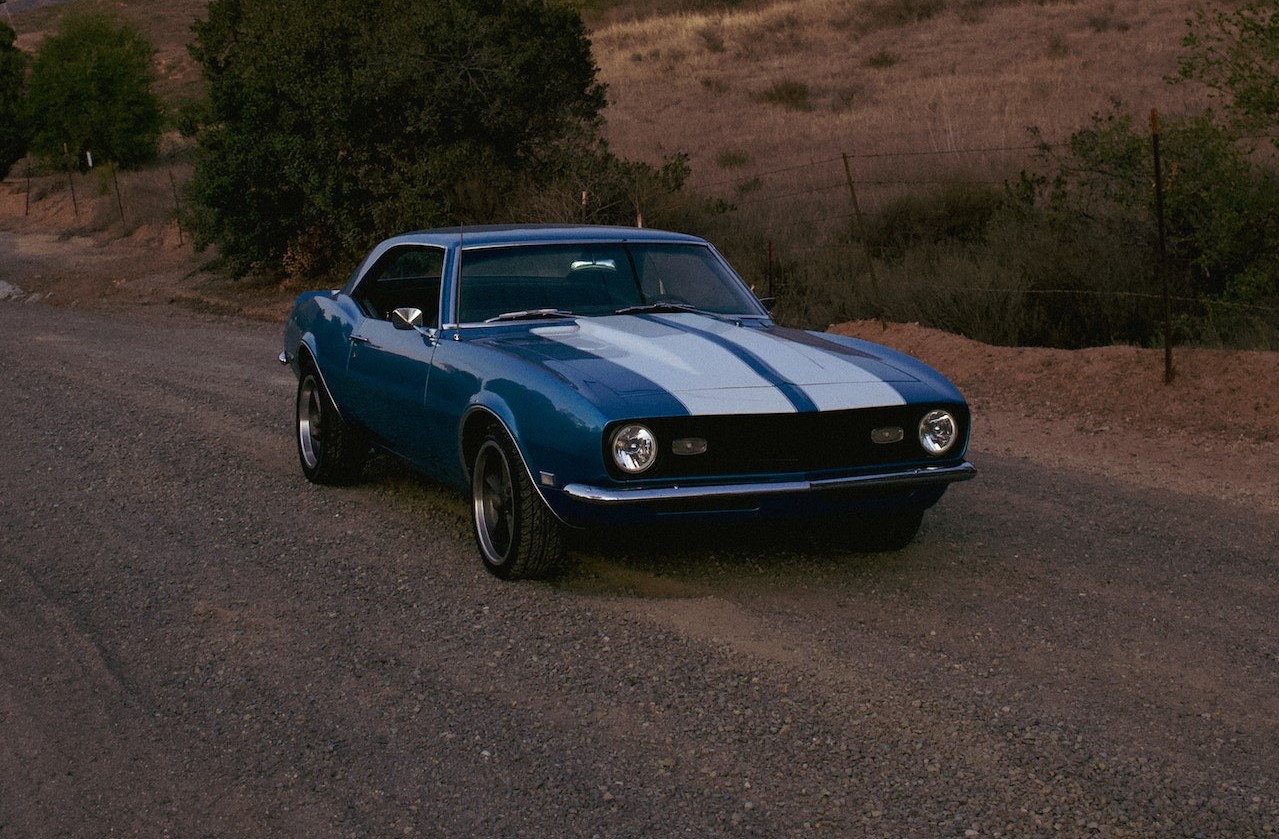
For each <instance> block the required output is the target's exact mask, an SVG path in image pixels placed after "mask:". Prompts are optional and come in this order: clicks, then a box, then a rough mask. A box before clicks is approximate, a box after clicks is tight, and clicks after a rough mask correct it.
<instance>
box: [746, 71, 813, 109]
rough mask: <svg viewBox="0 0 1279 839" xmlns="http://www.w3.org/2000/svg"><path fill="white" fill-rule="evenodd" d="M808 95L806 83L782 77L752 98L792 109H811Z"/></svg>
mask: <svg viewBox="0 0 1279 839" xmlns="http://www.w3.org/2000/svg"><path fill="white" fill-rule="evenodd" d="M809 95H810V94H809V90H808V85H806V84H804V83H803V82H798V81H795V80H793V79H784V80H782V81H778V82H774V83H773V84H772V85H771V86H770V87H768V88H767V89H765V90H762V91H760V92H759V93H757V94H755V95H754V96H753V97H752V98H754V99H755V101H757V102H766V103H768V104H770V105H781V106H782V107H783V108H789V109H790V110H792V111H811V110H812V109H813V105H812V102H811V101H810V100H809Z"/></svg>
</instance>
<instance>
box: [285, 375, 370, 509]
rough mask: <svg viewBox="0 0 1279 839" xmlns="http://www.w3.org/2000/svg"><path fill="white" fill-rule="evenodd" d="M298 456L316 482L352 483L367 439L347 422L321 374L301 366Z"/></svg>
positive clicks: (303, 469) (364, 452)
mask: <svg viewBox="0 0 1279 839" xmlns="http://www.w3.org/2000/svg"><path fill="white" fill-rule="evenodd" d="M297 443H298V460H299V462H301V464H302V474H304V475H306V478H307V480H309V481H311V482H313V483H317V484H349V483H351V482H352V481H354V480H355V479H356V478H358V477H359V476H360V472H361V470H362V469H363V468H364V460H365V455H366V454H367V453H368V440H367V439H366V438H365V436H364V435H363V434H362V433H361V432H360V431H358V430H357V429H355V428H352V427H351V426H350V425H348V424H347V422H346V420H344V419H343V418H342V416H341V415H340V414H339V413H338V410H337V406H336V405H335V404H334V403H333V398H332V397H331V396H329V392H328V390H326V389H325V387H324V382H323V381H321V380H320V376H319V374H318V373H316V372H315V371H314V370H313V369H310V368H309V367H304V368H302V377H301V378H300V379H299V380H298V398H297Z"/></svg>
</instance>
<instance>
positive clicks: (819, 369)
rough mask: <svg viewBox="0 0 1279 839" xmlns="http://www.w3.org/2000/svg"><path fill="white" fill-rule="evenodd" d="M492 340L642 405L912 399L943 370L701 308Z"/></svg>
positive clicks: (813, 404)
mask: <svg viewBox="0 0 1279 839" xmlns="http://www.w3.org/2000/svg"><path fill="white" fill-rule="evenodd" d="M492 346H493V347H494V349H498V350H500V351H502V352H504V353H507V354H511V355H514V356H518V357H520V358H522V359H523V360H524V361H526V362H528V363H534V364H537V365H540V366H542V367H544V368H546V369H548V370H550V371H553V372H554V373H555V374H556V375H557V376H559V377H560V378H562V379H564V380H566V381H567V382H569V383H570V384H571V385H573V386H574V387H575V388H577V389H578V390H580V391H582V392H584V393H588V394H592V395H593V397H594V399H595V400H596V401H614V400H619V401H621V402H624V403H625V404H626V405H627V406H628V407H629V408H630V409H631V411H634V412H635V413H637V414H638V413H648V412H657V411H659V410H660V411H663V412H679V413H688V414H691V415H713V414H767V413H793V412H803V411H814V410H841V409H853V408H869V407H883V406H891V405H903V404H905V403H906V402H907V395H908V394H918V393H919V391H920V389H921V385H923V382H921V379H923V380H931V379H935V378H939V377H938V376H937V374H936V373H935V372H934V371H932V370H931V369H930V368H928V367H926V366H924V365H923V364H921V363H919V362H915V361H914V360H913V359H909V358H907V357H906V356H901V355H899V354H896V353H892V352H891V351H884V354H883V356H882V357H881V355H880V354H879V353H876V354H872V352H873V351H876V350H882V349H883V348H880V347H877V346H876V345H873V344H867V343H864V342H855V341H852V340H851V339H835V338H834V337H833V336H827V335H824V334H822V333H815V332H805V331H802V330H794V329H785V328H781V327H777V326H772V325H769V326H756V325H739V324H737V323H735V322H732V321H726V320H720V319H718V318H714V317H708V316H705V315H698V314H662V315H651V314H650V315H618V316H612V317H602V318H581V319H578V320H576V321H573V322H571V323H555V324H549V325H544V326H537V327H534V328H532V329H530V330H528V331H527V332H523V331H522V332H520V333H518V334H514V335H513V334H511V333H507V334H506V335H504V336H502V337H494V338H493V339H492ZM886 358H887V359H888V360H885V359H886ZM890 362H891V363H890ZM924 389H925V390H928V388H927V387H924ZM609 397H612V399H610V398H609ZM935 398H961V397H958V393H957V392H954V393H953V395H952V394H950V393H946V394H942V393H936V394H935ZM672 403H678V406H676V405H674V404H672ZM641 406H644V407H641Z"/></svg>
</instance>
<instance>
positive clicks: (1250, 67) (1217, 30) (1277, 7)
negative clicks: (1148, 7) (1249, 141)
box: [1175, 0, 1279, 144]
mask: <svg viewBox="0 0 1279 839" xmlns="http://www.w3.org/2000/svg"><path fill="white" fill-rule="evenodd" d="M1187 25H1188V26H1189V32H1188V33H1187V34H1186V36H1185V38H1183V39H1182V46H1184V47H1185V48H1186V53H1185V54H1184V55H1183V56H1182V57H1181V58H1180V60H1179V62H1178V65H1179V69H1178V75H1177V76H1176V77H1175V79H1176V80H1181V81H1190V80H1194V81H1199V82H1202V83H1203V84H1205V85H1207V86H1208V87H1209V88H1210V89H1212V90H1213V91H1215V92H1216V93H1217V94H1218V95H1219V96H1220V97H1221V98H1222V99H1223V104H1224V107H1225V110H1226V112H1227V113H1228V114H1229V115H1230V116H1231V117H1232V121H1233V124H1234V128H1235V129H1236V130H1238V131H1240V132H1242V133H1244V134H1248V133H1252V132H1263V133H1267V134H1270V135H1271V138H1272V139H1273V140H1274V141H1275V142H1276V143H1277V144H1279V136H1276V132H1279V0H1249V2H1246V3H1244V4H1243V5H1242V6H1239V7H1238V8H1235V9H1229V10H1223V9H1206V8H1205V9H1200V10H1199V11H1198V12H1197V13H1196V14H1195V16H1194V18H1192V19H1191V20H1189V21H1187Z"/></svg>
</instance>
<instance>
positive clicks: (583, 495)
mask: <svg viewBox="0 0 1279 839" xmlns="http://www.w3.org/2000/svg"><path fill="white" fill-rule="evenodd" d="M975 477H977V467H975V466H973V465H972V464H971V463H968V462H964V463H961V464H959V465H958V466H929V467H925V468H922V469H911V470H909V471H906V472H889V473H881V474H871V475H854V476H851V477H845V478H829V479H824V480H815V481H778V482H776V483H758V484H717V485H713V486H672V487H657V488H650V487H637V488H634V489H617V488H613V487H596V486H587V485H586V484H569V485H568V486H566V487H564V494H565V495H567V496H569V497H570V498H573V499H575V500H577V501H582V502H585V503H587V504H642V503H652V502H654V501H681V500H689V499H698V498H733V497H741V496H756V497H759V496H769V495H799V494H803V493H813V492H829V491H834V490H843V489H910V488H913V487H928V486H938V485H941V484H951V483H955V482H956V481H967V480H969V479H971V478H975Z"/></svg>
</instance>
